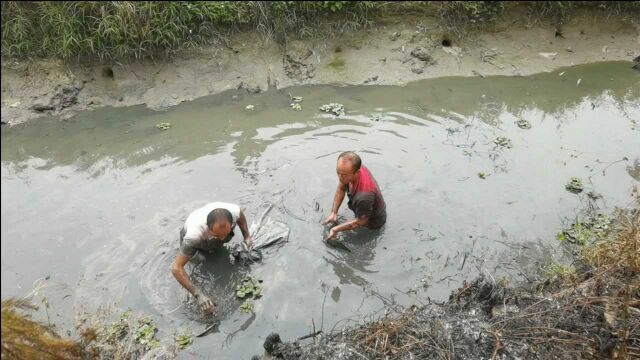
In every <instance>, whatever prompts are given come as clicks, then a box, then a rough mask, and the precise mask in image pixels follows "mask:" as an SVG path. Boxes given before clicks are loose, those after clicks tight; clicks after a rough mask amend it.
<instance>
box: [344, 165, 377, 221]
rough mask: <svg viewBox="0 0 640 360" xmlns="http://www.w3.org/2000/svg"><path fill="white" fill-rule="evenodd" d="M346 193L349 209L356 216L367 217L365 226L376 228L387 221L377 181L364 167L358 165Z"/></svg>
mask: <svg viewBox="0 0 640 360" xmlns="http://www.w3.org/2000/svg"><path fill="white" fill-rule="evenodd" d="M347 195H348V196H349V203H348V206H349V209H351V210H352V211H353V212H354V213H355V214H356V217H360V216H368V217H369V221H368V222H367V224H366V225H365V226H366V227H368V228H370V229H377V228H379V227H381V226H382V225H384V223H385V221H387V207H386V205H385V203H384V198H382V193H381V192H380V188H379V187H378V183H377V182H376V180H375V179H374V178H373V175H371V173H370V172H369V169H367V168H366V167H364V166H361V167H360V172H359V174H358V177H357V178H356V180H355V181H354V182H353V183H351V184H349V186H348V188H347Z"/></svg>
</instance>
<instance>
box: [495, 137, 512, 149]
mask: <svg viewBox="0 0 640 360" xmlns="http://www.w3.org/2000/svg"><path fill="white" fill-rule="evenodd" d="M493 143H494V144H496V145H497V146H499V147H501V148H506V149H511V148H512V147H513V145H512V144H511V139H509V138H508V137H504V136H498V137H497V138H496V139H495V140H494V141H493Z"/></svg>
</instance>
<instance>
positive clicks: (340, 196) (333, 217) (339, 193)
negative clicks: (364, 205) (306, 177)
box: [324, 182, 347, 224]
mask: <svg viewBox="0 0 640 360" xmlns="http://www.w3.org/2000/svg"><path fill="white" fill-rule="evenodd" d="M346 186H347V184H343V183H341V182H338V188H337V189H336V195H335V196H334V197H333V206H332V207H331V213H330V214H329V217H327V220H325V221H324V224H328V223H335V222H336V221H337V219H338V210H339V209H340V205H341V204H342V201H343V200H344V195H345V194H346V191H345V188H346Z"/></svg>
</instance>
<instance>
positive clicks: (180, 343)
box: [175, 334, 193, 350]
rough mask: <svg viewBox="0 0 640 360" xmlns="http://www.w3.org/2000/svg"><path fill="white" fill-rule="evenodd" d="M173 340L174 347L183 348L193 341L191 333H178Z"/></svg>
mask: <svg viewBox="0 0 640 360" xmlns="http://www.w3.org/2000/svg"><path fill="white" fill-rule="evenodd" d="M175 342H176V347H177V348H178V349H180V350H183V349H184V348H186V347H187V346H189V345H191V344H192V343H193V336H191V334H178V335H177V336H176V338H175Z"/></svg>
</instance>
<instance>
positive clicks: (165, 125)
mask: <svg viewBox="0 0 640 360" xmlns="http://www.w3.org/2000/svg"><path fill="white" fill-rule="evenodd" d="M156 127H157V128H158V129H160V130H169V129H171V123H159V124H156Z"/></svg>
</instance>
